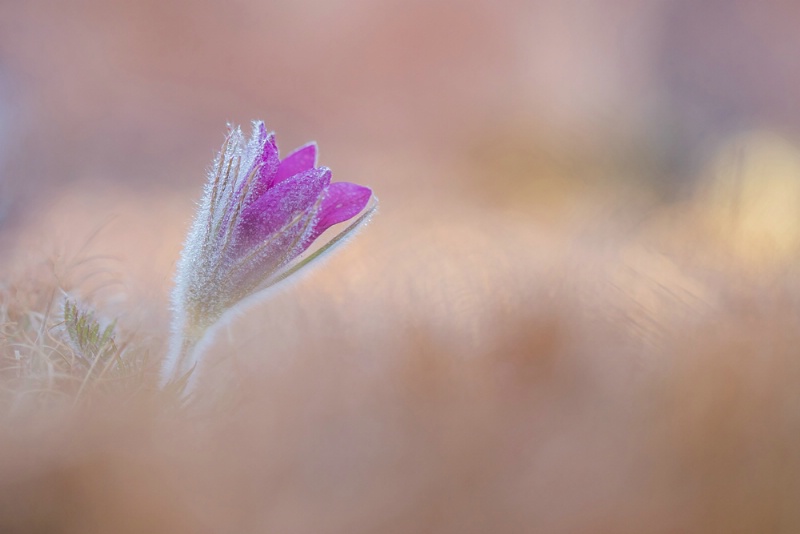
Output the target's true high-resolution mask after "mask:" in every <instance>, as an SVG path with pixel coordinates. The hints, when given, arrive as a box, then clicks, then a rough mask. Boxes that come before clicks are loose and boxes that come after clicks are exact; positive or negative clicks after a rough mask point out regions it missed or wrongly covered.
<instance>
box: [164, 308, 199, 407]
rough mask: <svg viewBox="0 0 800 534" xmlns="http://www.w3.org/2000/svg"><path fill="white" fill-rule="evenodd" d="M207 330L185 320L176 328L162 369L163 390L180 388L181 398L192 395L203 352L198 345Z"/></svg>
mask: <svg viewBox="0 0 800 534" xmlns="http://www.w3.org/2000/svg"><path fill="white" fill-rule="evenodd" d="M206 330H207V329H206V328H197V327H194V326H193V325H192V324H191V323H190V322H189V321H186V320H185V319H184V320H183V321H181V324H180V325H179V327H178V328H175V330H174V332H173V334H172V339H170V347H169V352H168V353H167V358H166V360H165V361H164V365H163V367H162V368H161V380H160V386H161V388H162V389H167V388H170V387H173V386H174V387H176V388H179V390H180V393H181V396H186V395H188V394H189V393H191V390H192V389H193V388H194V384H195V383H196V377H195V376H194V371H195V369H196V367H197V364H198V363H199V360H200V354H201V352H202V351H200V350H198V343H199V342H200V340H202V339H203V337H204V336H205V333H206Z"/></svg>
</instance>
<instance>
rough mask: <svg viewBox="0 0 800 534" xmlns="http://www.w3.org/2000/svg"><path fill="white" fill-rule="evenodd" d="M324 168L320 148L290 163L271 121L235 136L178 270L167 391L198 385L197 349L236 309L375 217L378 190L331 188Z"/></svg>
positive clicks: (301, 151)
mask: <svg viewBox="0 0 800 534" xmlns="http://www.w3.org/2000/svg"><path fill="white" fill-rule="evenodd" d="M316 160H317V146H316V144H314V143H309V144H307V145H304V146H302V147H300V148H298V149H297V150H295V151H294V152H292V153H291V154H289V155H288V156H286V157H285V158H283V159H281V158H280V156H279V153H278V145H277V143H276V141H275V134H274V133H272V132H268V131H267V129H266V127H265V126H264V123H263V122H260V121H258V122H254V123H253V133H252V136H251V137H250V139H249V140H246V139H245V137H244V136H243V134H242V131H241V129H240V128H238V127H236V128H231V129H230V131H229V133H228V136H227V137H226V139H225V142H224V143H223V145H222V149H221V150H220V152H219V154H218V155H217V157H216V159H215V160H214V163H213V166H212V168H211V170H210V171H209V180H208V183H207V184H206V187H205V192H204V195H203V199H202V201H201V203H200V206H199V209H198V213H197V216H196V218H195V220H194V224H193V225H192V228H191V230H190V232H189V235H188V237H187V239H186V243H185V245H184V249H183V253H182V255H181V258H180V261H179V262H178V268H177V274H176V277H175V289H174V291H173V295H172V301H173V302H172V304H173V312H174V314H175V321H174V325H173V339H172V343H171V346H170V352H169V354H168V356H167V359H166V360H165V363H164V366H163V369H162V376H161V378H162V385H166V384H168V383H170V382H182V383H183V384H184V385H185V384H186V383H191V382H193V380H189V381H188V382H187V378H188V377H189V375H190V374H191V373H192V371H193V369H194V368H195V366H196V364H197V363H198V360H199V355H198V347H197V345H198V343H199V342H200V341H201V339H202V338H203V337H204V336H205V335H206V334H207V332H208V330H209V328H210V327H211V326H212V325H213V324H214V323H216V322H217V321H218V320H219V319H220V318H221V317H222V315H223V314H224V313H225V312H226V311H228V310H230V309H231V308H233V307H234V306H236V305H237V304H238V303H239V302H241V301H242V300H243V299H244V298H246V297H248V296H250V295H252V294H253V293H255V292H257V291H259V290H261V289H263V288H266V287H269V286H271V285H273V284H275V283H277V282H279V281H281V280H283V279H285V278H286V277H288V276H289V275H291V274H292V273H294V272H296V271H297V270H299V269H300V268H301V267H303V266H305V265H307V264H308V263H309V262H310V261H311V260H313V259H314V258H316V257H319V256H320V255H321V254H322V253H323V252H325V251H327V250H329V249H330V248H331V247H332V246H333V245H335V244H336V243H338V242H340V241H341V240H342V239H343V238H344V237H346V236H347V235H349V234H351V233H352V232H353V231H354V230H355V229H356V228H357V227H359V226H360V225H361V224H362V223H363V222H365V221H366V220H367V219H368V218H369V216H370V215H371V214H372V212H373V211H374V209H375V207H376V202H375V201H374V199H373V195H372V191H371V190H370V189H368V188H366V187H363V186H360V185H356V184H352V183H347V182H335V183H331V171H330V169H328V168H327V167H318V166H317V163H316ZM371 200H372V202H371ZM368 205H370V207H369V208H368V209H366V210H365V208H366V207H367V206H368ZM362 212H363V213H362ZM359 214H361V216H360V217H358V218H357V219H355V221H354V222H353V223H352V224H350V226H348V228H347V229H345V230H344V231H343V232H341V233H340V234H339V235H337V236H336V237H335V238H333V239H332V240H331V241H329V242H328V243H327V244H325V245H324V246H323V247H321V248H320V249H318V250H317V251H316V252H315V253H314V254H313V255H311V256H309V257H308V258H305V259H302V260H301V259H299V257H300V256H301V254H302V253H303V252H305V251H306V249H308V248H309V246H310V245H311V244H312V243H313V242H314V240H315V239H317V238H318V237H319V236H320V234H322V233H323V232H324V231H325V230H326V229H328V228H329V227H330V226H332V225H334V224H337V223H340V222H344V221H348V220H350V219H353V218H354V217H356V215H359Z"/></svg>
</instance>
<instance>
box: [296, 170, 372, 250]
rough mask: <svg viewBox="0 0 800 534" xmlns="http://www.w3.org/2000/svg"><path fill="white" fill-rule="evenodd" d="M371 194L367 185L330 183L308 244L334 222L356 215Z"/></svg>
mask: <svg viewBox="0 0 800 534" xmlns="http://www.w3.org/2000/svg"><path fill="white" fill-rule="evenodd" d="M371 196H372V190H371V189H370V188H368V187H364V186H361V185H357V184H351V183H349V182H336V183H333V184H331V185H330V186H329V187H328V191H327V193H326V194H325V197H324V198H323V200H322V205H321V206H320V209H319V212H318V219H317V222H316V224H315V225H314V230H313V232H312V233H311V240H310V241H309V244H310V242H311V241H313V240H314V239H316V238H317V237H318V236H319V235H320V234H321V233H322V232H324V231H325V230H327V229H328V228H330V227H331V226H333V225H334V224H338V223H340V222H344V221H346V220H348V219H352V218H353V217H355V216H356V215H358V214H359V213H360V212H361V210H363V209H364V207H365V206H366V205H367V202H369V199H370V197H371Z"/></svg>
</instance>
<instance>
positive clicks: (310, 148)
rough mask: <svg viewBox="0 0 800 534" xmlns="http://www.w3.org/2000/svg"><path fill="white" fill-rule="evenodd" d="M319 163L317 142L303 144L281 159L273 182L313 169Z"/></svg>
mask: <svg viewBox="0 0 800 534" xmlns="http://www.w3.org/2000/svg"><path fill="white" fill-rule="evenodd" d="M316 165H317V144H316V143H313V142H312V143H308V144H307V145H303V146H301V147H300V148H298V149H297V150H295V151H294V152H292V153H291V154H289V155H288V156H286V157H285V158H283V161H281V163H280V166H279V167H278V171H277V173H276V174H275V179H274V180H273V184H277V183H279V182H282V181H284V180H285V179H287V178H291V177H292V176H294V175H295V174H297V173H301V172H303V171H307V170H308V169H312V168H314V167H315V166H316Z"/></svg>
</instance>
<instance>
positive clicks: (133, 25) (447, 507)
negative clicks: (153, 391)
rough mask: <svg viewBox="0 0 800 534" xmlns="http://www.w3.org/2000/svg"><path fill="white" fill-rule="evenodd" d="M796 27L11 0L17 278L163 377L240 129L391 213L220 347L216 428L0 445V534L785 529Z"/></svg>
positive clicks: (788, 521) (5, 145) (117, 427)
mask: <svg viewBox="0 0 800 534" xmlns="http://www.w3.org/2000/svg"><path fill="white" fill-rule="evenodd" d="M798 21H800V4H798V3H797V2H795V1H793V0H769V1H763V2H753V1H747V0H703V1H689V0H637V1H633V0H562V1H546V0H502V1H492V2H490V1H477V0H475V1H471V0H463V1H456V0H453V1H447V0H434V1H423V0H402V1H401V0H380V1H365V0H293V1H266V0H264V1H258V0H231V1H227V2H210V1H209V2H189V1H179V0H168V1H161V0H159V1H156V0H139V1H137V2H122V1H96V0H75V1H71V2H59V1H55V0H49V1H42V0H25V1H22V0H20V1H16V0H0V247H1V248H0V268H1V269H2V271H1V272H2V273H4V277H5V278H6V279H7V280H12V279H14V280H18V279H19V278H14V276H17V277H19V276H20V273H23V275H24V273H30V272H33V271H35V272H37V273H39V272H40V271H41V270H42V269H43V267H42V265H44V266H45V268H44V269H45V270H47V269H49V270H50V271H53V272H52V273H51V274H50V275H49V276H50V277H51V278H53V277H54V278H55V279H56V280H57V282H58V283H59V284H62V285H64V284H67V285H70V289H71V290H74V291H75V292H76V293H77V294H82V295H83V296H84V297H85V298H87V299H89V300H91V301H92V302H94V303H95V304H96V305H97V306H98V309H100V310H101V311H103V312H104V313H108V314H110V315H114V316H120V317H121V318H122V319H121V321H123V322H126V321H127V324H128V325H132V326H133V327H134V328H138V329H139V332H140V334H141V335H142V336H146V337H147V338H148V339H150V338H152V339H153V340H154V341H153V342H152V343H153V347H155V349H154V350H155V351H156V352H157V351H158V350H159V347H161V346H163V340H164V339H165V337H166V335H167V332H168V324H169V315H168V294H169V289H170V283H171V276H172V271H173V268H174V263H175V259H176V258H177V256H178V254H179V251H180V246H181V241H182V239H183V235H184V233H185V231H186V229H187V226H188V223H189V221H190V220H191V217H192V210H193V207H194V202H195V201H196V200H197V198H198V196H199V193H200V187H201V184H202V183H203V181H204V177H205V174H204V173H205V170H206V168H207V166H208V165H209V164H210V162H211V160H212V158H213V156H214V153H215V151H216V150H218V148H219V146H220V144H221V143H222V140H223V134H224V132H225V128H226V123H228V122H230V123H234V124H246V123H248V122H249V121H250V120H252V119H263V120H264V121H265V122H266V123H267V126H268V127H269V128H270V129H272V130H275V131H276V132H277V134H278V143H279V145H280V146H281V147H282V149H283V151H284V153H286V152H287V151H288V150H290V149H292V148H294V147H295V146H299V145H300V144H303V143H305V142H306V141H308V140H310V139H315V140H316V141H317V142H318V143H319V146H320V148H321V163H322V164H324V165H326V166H329V167H331V168H332V169H333V174H334V180H336V179H338V180H346V181H352V182H356V183H361V184H366V185H369V186H370V187H372V188H373V189H374V190H375V192H376V193H377V195H378V197H379V198H380V200H381V208H380V212H379V215H378V216H377V217H376V218H375V220H374V221H373V222H372V223H371V225H370V226H369V227H368V228H367V229H366V230H365V231H364V232H363V233H362V235H360V236H359V237H358V239H356V240H355V241H354V242H353V243H352V244H351V245H350V246H349V247H348V248H346V249H345V250H344V251H342V252H340V253H339V255H337V256H336V257H334V258H333V259H331V260H330V261H329V262H328V263H327V264H326V267H325V268H324V269H320V270H319V271H317V272H314V273H313V274H311V275H309V276H307V277H305V278H304V279H303V280H302V281H300V282H298V283H297V284H296V285H294V286H292V287H291V288H289V289H287V290H286V291H284V292H282V293H280V294H279V295H277V296H276V297H275V298H274V299H273V300H271V301H269V302H265V303H261V304H258V305H256V306H255V307H253V308H252V309H249V310H248V311H247V312H246V313H245V314H243V317H241V319H240V320H239V321H238V322H236V323H235V324H233V325H231V326H230V327H229V328H228V329H227V330H226V335H221V336H219V338H220V339H219V342H218V345H219V346H218V347H217V348H216V350H215V351H214V353H215V354H216V355H218V356H219V358H218V360H219V361H220V362H222V363H219V368H220V369H221V368H223V367H224V360H225V359H226V358H225V357H224V356H225V355H230V354H235V355H237V357H236V358H235V362H236V364H235V365H234V367H236V369H235V370H234V371H232V373H233V374H234V375H237V373H238V375H237V376H238V380H239V381H240V382H241V383H240V385H239V386H237V387H240V388H243V389H244V390H245V391H248V392H250V394H251V395H252V396H253V398H254V399H255V400H252V401H251V404H249V405H248V407H246V408H242V409H240V410H239V411H238V415H237V416H236V417H233V418H232V421H231V420H228V419H227V418H222V420H212V421H213V422H212V423H211V424H209V425H208V426H209V428H204V429H203V430H202V431H198V430H196V429H194V428H192V427H191V426H190V425H187V427H186V428H184V427H183V426H181V425H180V424H177V423H176V424H175V426H174V427H170V429H168V430H165V429H164V428H162V427H161V426H159V424H151V422H152V421H151V417H150V416H149V415H148V416H142V417H141V418H140V417H138V416H136V417H133V416H131V420H132V421H136V422H135V423H133V422H132V423H131V424H130V425H128V424H125V423H121V422H119V421H118V420H114V418H103V417H99V418H98V419H92V420H91V422H89V423H86V422H85V421H84V420H82V419H79V421H80V422H79V423H78V422H73V423H71V424H64V427H63V428H62V427H58V428H59V430H58V431H52V432H51V433H49V434H38V435H37V434H36V433H35V432H33V433H30V434H25V436H27V437H25V438H24V439H22V438H20V439H17V436H14V439H11V440H10V441H9V439H10V438H8V436H6V437H4V440H5V441H7V442H8V443H6V445H7V446H8V447H9V450H10V451H11V452H9V454H8V456H7V460H4V463H3V467H2V468H3V469H4V471H3V472H4V473H5V474H6V475H7V476H6V479H7V480H9V482H8V483H3V489H2V491H3V493H2V496H3V508H2V509H3V510H5V513H6V514H7V516H8V517H17V516H18V517H19V520H18V522H13V521H11V520H9V521H10V522H9V523H8V525H12V526H13V528H16V529H18V530H10V531H14V532H16V531H20V532H22V531H25V532H27V531H31V532H32V531H34V530H32V529H33V527H31V526H30V525H51V526H52V525H60V526H59V527H58V528H61V529H62V530H63V531H65V532H72V531H76V532H93V531H98V532H100V531H106V532H108V531H112V530H113V531H117V532H127V531H131V532H134V531H143V530H141V529H145V530H147V531H151V532H156V531H164V532H183V531H186V532H223V531H231V530H227V529H229V528H230V527H231V525H233V526H234V527H235V528H234V530H232V531H236V532H263V531H267V530H269V531H274V532H375V531H381V532H411V531H415V532H642V531H647V532H795V531H797V529H800V514H798V512H797V510H796V506H795V504H796V502H797V499H798V498H800V486H799V485H798V484H800V482H798V481H799V480H800V451H798V448H797V447H796V444H797V443H798V442H800V439H799V438H800V420H798V413H800V412H798V409H797V408H798V397H797V394H796V393H792V391H800V389H798V387H797V385H798V379H800V369H798V367H799V366H800V361H798V360H800V354H798V352H799V351H800V349H798V348H797V347H798V346H800V345H798V344H797V341H800V340H798V335H797V333H796V332H795V330H796V324H797V323H796V319H798V318H799V317H800V314H798V304H797V303H798V302H800V300H798V297H800V293H798V288H797V283H796V281H795V280H796V279H797V276H796V275H797V253H798V250H800V248H799V247H800V217H798V209H797V207H798V202H800V152H799V151H798V147H800V105H798V88H800V54H798V53H797V51H798V50H800V33H798V32H797V26H798ZM84 256H91V257H94V256H97V258H96V259H95V260H93V261H92V262H88V263H84V262H82V261H81V258H83V257H84ZM31 266H35V267H31ZM43 276H44V275H43ZM160 343H161V345H160ZM227 359H228V360H230V358H227ZM215 369H216V367H215ZM237 369H238V370H237ZM243 377H244V378H243ZM208 380H209V384H208V385H207V388H208V391H213V390H214V389H215V386H214V383H215V382H214V379H213V378H208ZM217 387H219V388H222V387H224V386H221V385H218V386H217ZM81 425H89V427H90V428H95V427H96V428H97V431H96V432H95V433H94V434H91V435H92V436H93V437H92V438H91V439H90V438H88V437H86V434H85V433H82V432H78V431H77V430H76V429H77V428H82V427H81ZM93 425H94V426H93ZM197 432H200V434H201V435H200V437H198V435H197ZM6 433H7V434H13V432H6ZM42 435H45V436H47V438H46V439H43V438H42ZM173 435H177V436H178V437H175V438H174V439H172V438H171V441H170V440H169V439H166V440H165V436H173ZM98 436H99V437H98ZM143 436H145V437H143ZM153 436H156V437H157V438H158V439H156V438H155V437H153ZM159 439H160V440H165V441H162V442H159ZM26 440H27V441H26ZM44 441H47V442H48V443H50V444H49V445H47V444H43V442H44ZM154 443H156V444H155V445H154ZM158 443H162V444H161V445H159V444H158ZM15 447H16V448H15ZM31 447H33V448H31ZM32 450H35V451H36V455H38V456H36V457H37V458H40V459H41V458H44V459H46V461H41V462H36V461H33V460H32V458H33V456H32V453H31V451H32ZM187 450H190V451H191V454H189V453H187V452H186V451H187ZM87 451H89V452H87ZM97 451H100V452H99V453H97V454H95V453H96V452H97ZM179 451H181V452H179ZM98 458H99V459H98ZM176 458H180V461H179V460H177V459H176ZM20 466H22V467H20ZM42 466H44V467H42ZM131 466H133V467H131ZM137 466H138V467H137ZM142 466H144V467H142ZM165 466H169V468H165ZM19 488H25V490H24V491H19ZM76 488H77V489H76ZM108 488H111V489H110V490H109V489H108ZM43 495H44V496H45V497H42V496H43ZM31 503H35V505H34V504H31ZM64 503H66V504H64ZM98 503H100V504H98ZM165 503H166V504H165ZM265 503H267V504H265ZM98 510H100V511H98ZM15 514H16V515H15ZM37 517H43V518H45V519H41V521H42V522H41V523H36V521H38V519H37V520H34V519H31V518H37ZM14 521H16V520H14ZM48 521H51V522H49V523H48ZM109 525H113V528H111V530H109V528H110V527H109ZM121 525H128V526H126V527H124V528H129V529H130V530H124V528H123V527H122V526H121ZM12 526H9V527H8V528H12ZM52 528H56V527H52ZM137 528H139V530H136V529H137ZM26 529H28V530H26ZM51 531H55V530H51Z"/></svg>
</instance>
